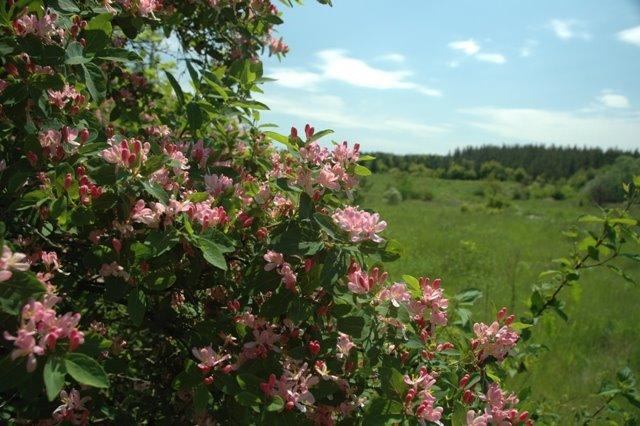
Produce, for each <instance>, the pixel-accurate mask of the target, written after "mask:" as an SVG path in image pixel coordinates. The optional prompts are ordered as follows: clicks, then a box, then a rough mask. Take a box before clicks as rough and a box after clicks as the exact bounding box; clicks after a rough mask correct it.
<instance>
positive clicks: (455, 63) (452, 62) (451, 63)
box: [447, 61, 460, 68]
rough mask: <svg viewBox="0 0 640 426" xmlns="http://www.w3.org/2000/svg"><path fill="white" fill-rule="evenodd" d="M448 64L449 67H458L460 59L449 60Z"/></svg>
mask: <svg viewBox="0 0 640 426" xmlns="http://www.w3.org/2000/svg"><path fill="white" fill-rule="evenodd" d="M447 66H448V67H449V68H458V67H459V66H460V62H459V61H449V62H447Z"/></svg>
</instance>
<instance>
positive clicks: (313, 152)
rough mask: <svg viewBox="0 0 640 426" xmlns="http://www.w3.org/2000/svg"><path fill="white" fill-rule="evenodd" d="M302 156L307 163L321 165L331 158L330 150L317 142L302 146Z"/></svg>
mask: <svg viewBox="0 0 640 426" xmlns="http://www.w3.org/2000/svg"><path fill="white" fill-rule="evenodd" d="M300 156H301V157H302V159H303V160H304V161H306V162H307V163H309V164H313V165H316V166H319V165H320V164H322V163H324V162H325V161H326V160H327V158H329V150H328V149H327V148H324V147H321V146H320V145H319V144H318V143H317V142H311V143H309V144H307V145H305V146H302V147H300Z"/></svg>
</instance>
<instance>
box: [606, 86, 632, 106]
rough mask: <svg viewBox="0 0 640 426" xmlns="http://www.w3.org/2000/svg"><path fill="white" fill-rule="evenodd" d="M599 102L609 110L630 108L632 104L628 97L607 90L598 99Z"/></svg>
mask: <svg viewBox="0 0 640 426" xmlns="http://www.w3.org/2000/svg"><path fill="white" fill-rule="evenodd" d="M598 101H600V103H601V104H602V105H604V106H605V107H607V108H629V107H630V106H631V103H630V102H629V99H627V97H626V96H623V95H620V94H618V93H614V92H612V91H610V90H605V91H603V92H602V94H601V95H600V96H599V97H598Z"/></svg>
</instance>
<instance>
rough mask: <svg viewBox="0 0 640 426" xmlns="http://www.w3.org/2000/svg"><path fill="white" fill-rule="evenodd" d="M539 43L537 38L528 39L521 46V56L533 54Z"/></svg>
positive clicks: (526, 56) (525, 56)
mask: <svg viewBox="0 0 640 426" xmlns="http://www.w3.org/2000/svg"><path fill="white" fill-rule="evenodd" d="M537 45H538V42H537V41H535V40H531V39H528V40H526V41H525V42H524V45H523V46H522V47H521V48H520V57H521V58H528V57H529V56H531V55H532V54H533V49H534V48H535V47H536V46H537Z"/></svg>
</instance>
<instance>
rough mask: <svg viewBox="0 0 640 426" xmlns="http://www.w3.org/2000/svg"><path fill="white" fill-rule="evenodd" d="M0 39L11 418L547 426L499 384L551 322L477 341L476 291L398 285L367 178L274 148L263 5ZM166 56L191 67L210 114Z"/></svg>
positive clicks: (498, 324) (137, 1)
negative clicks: (363, 192) (160, 62)
mask: <svg viewBox="0 0 640 426" xmlns="http://www.w3.org/2000/svg"><path fill="white" fill-rule="evenodd" d="M285 3H290V2H285ZM321 3H328V2H327V1H326V0H325V1H321ZM0 17H1V19H0V26H1V27H2V33H1V34H2V35H1V36H0V50H1V51H2V54H3V56H2V68H1V69H0V100H1V101H2V109H1V110H0V121H1V122H2V128H1V130H0V132H1V137H2V141H3V142H2V145H1V146H0V161H1V162H0V165H1V166H2V167H0V205H1V206H2V210H1V220H2V223H1V225H0V246H2V257H1V258H0V311H1V312H0V318H1V319H2V321H1V322H0V324H1V325H2V331H3V339H2V344H1V346H0V355H2V360H1V361H0V413H1V414H2V418H3V419H4V420H7V421H9V420H11V421H15V422H37V421H40V422H42V423H43V424H57V423H62V422H68V423H71V424H86V423H90V422H97V421H102V422H108V423H117V424H120V423H124V424H137V423H140V422H145V421H148V422H151V423H160V422H163V423H170V424H188V423H199V424H213V423H239V424H251V423H258V424H264V423H268V422H274V423H283V424H291V423H293V422H302V423H315V424H333V423H336V422H341V421H345V422H353V423H363V424H372V423H385V422H390V423H400V422H408V423H419V424H427V423H436V424H458V423H460V422H464V421H465V420H464V419H466V421H467V423H468V424H471V425H485V424H499V425H505V424H523V423H527V424H530V423H532V420H531V419H530V416H529V415H528V413H527V412H526V411H521V408H519V406H518V400H517V397H515V396H514V395H512V394H509V395H508V396H507V394H506V392H505V391H503V390H502V386H503V385H502V383H501V382H502V380H503V379H504V377H505V371H504V369H503V362H506V361H505V358H507V357H509V356H510V355H512V354H516V355H517V343H518V341H519V333H520V331H521V330H525V329H527V328H528V327H529V326H530V325H531V324H532V323H533V320H531V321H530V323H527V324H524V323H522V322H515V318H514V317H513V316H507V313H506V310H501V311H500V312H498V313H497V316H496V321H495V322H493V323H492V324H489V325H487V324H482V323H477V324H474V325H473V326H471V324H470V322H469V318H468V314H467V313H468V311H467V310H466V309H465V308H464V307H465V306H468V305H470V304H471V303H473V301H474V300H475V299H476V298H477V297H479V292H477V291H475V290H468V291H465V292H462V293H460V294H457V295H454V296H450V297H447V296H446V294H445V292H444V290H443V288H442V287H441V286H440V284H441V282H440V280H439V279H436V280H429V279H427V278H419V279H416V278H414V277H411V276H403V277H402V281H393V280H392V279H391V278H390V277H389V275H388V274H387V273H386V272H384V266H383V264H382V262H383V261H392V260H394V259H395V258H397V257H398V255H399V247H398V244H397V243H396V242H394V241H392V240H389V239H388V238H385V235H384V230H385V228H386V226H387V224H386V222H384V221H383V220H381V218H380V217H379V215H378V214H377V213H373V212H368V211H364V210H361V209H360V208H359V207H357V206H355V205H353V204H354V203H353V200H354V194H355V191H356V188H357V183H358V177H359V176H366V175H368V174H369V173H370V172H369V170H368V169H367V168H366V166H365V165H364V164H366V162H367V161H369V160H371V159H372V158H371V157H369V156H366V155H361V154H360V150H359V146H358V145H357V144H348V143H346V142H344V143H341V144H334V146H333V147H332V148H331V149H329V148H327V147H325V146H321V145H320V144H319V143H318V140H319V139H320V138H322V137H323V136H326V135H327V134H329V133H330V132H329V131H320V132H316V131H315V129H314V128H313V127H311V126H310V125H307V126H306V127H305V129H304V135H302V134H299V133H298V131H297V129H296V128H292V129H291V131H290V134H289V135H288V136H284V135H280V134H277V133H274V132H270V131H265V130H264V128H262V127H260V126H259V124H258V120H259V111H260V110H261V109H264V105H262V104H260V103H259V102H256V101H254V100H252V99H251V98H250V93H251V92H252V91H256V90H259V88H258V86H259V84H260V83H261V82H262V81H263V79H262V64H261V62H260V61H259V54H260V53H262V52H266V51H268V52H269V54H276V55H283V54H284V53H286V52H287V50H288V47H287V46H286V44H284V41H283V40H282V39H281V38H276V37H275V36H274V35H273V28H274V26H275V25H277V24H279V23H280V22H281V19H280V14H279V12H278V10H277V9H276V7H275V6H274V5H272V4H271V3H270V2H269V1H268V0H189V1H184V0H162V1H160V0H87V1H72V0H64V1H63V0H58V1H48V0H45V1H36V0H34V1H28V0H20V1H13V0H10V1H7V2H3V3H2V4H1V5H0ZM149 34H153V35H154V36H156V37H158V38H162V37H164V36H167V37H168V36H171V37H175V38H177V39H178V40H179V42H180V45H181V46H182V48H183V49H184V51H186V52H190V53H192V55H189V56H185V58H186V57H189V58H192V59H189V60H187V61H186V67H187V69H188V73H189V76H190V77H191V80H192V84H193V88H194V90H193V93H184V92H183V90H182V88H181V85H180V84H179V83H178V82H177V80H176V79H175V77H174V76H173V75H172V74H171V73H166V75H159V74H158V72H157V70H156V68H155V66H154V63H153V58H152V57H150V59H149V60H147V58H143V57H142V56H144V55H147V54H148V53H149V51H150V50H149V46H148V45H149V44H150V43H151V44H153V43H156V42H154V41H149V40H153V39H154V38H153V37H150V36H149ZM155 46H156V47H157V44H156V45H155ZM150 56H151V55H150ZM193 58H197V59H193ZM165 77H166V78H165ZM275 143H277V144H278V145H277V146H276V144H275ZM620 224H624V222H619V225H620ZM628 224H629V223H628V222H627V225H628ZM562 273H564V272H562ZM559 274H560V272H559ZM397 279H398V278H397ZM561 285H564V284H561ZM540 294H541V297H542V296H544V295H543V294H542V293H540ZM553 297H554V298H555V297H556V293H554V294H553ZM542 300H543V302H542V303H543V304H544V300H545V299H544V298H543V299H542ZM549 303H554V302H549ZM546 307H547V306H546V305H536V309H540V310H539V311H536V315H538V316H539V314H540V313H541V312H542V311H544V310H545V308H546ZM472 331H473V333H472Z"/></svg>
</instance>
